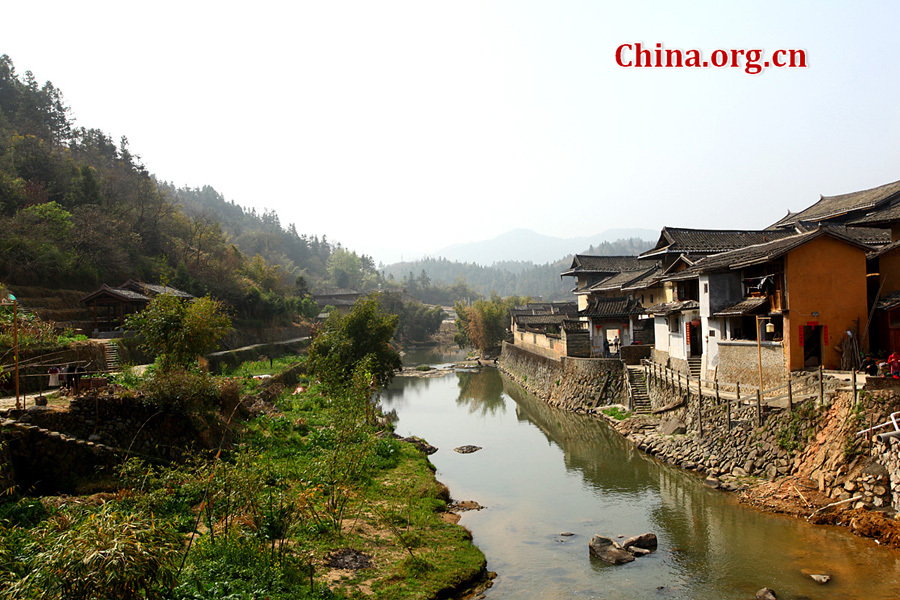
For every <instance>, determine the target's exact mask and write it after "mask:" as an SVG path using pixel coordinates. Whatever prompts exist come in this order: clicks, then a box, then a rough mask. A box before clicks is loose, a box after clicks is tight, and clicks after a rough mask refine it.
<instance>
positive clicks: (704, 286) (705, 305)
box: [700, 275, 712, 335]
mask: <svg viewBox="0 0 900 600" xmlns="http://www.w3.org/2000/svg"><path fill="white" fill-rule="evenodd" d="M710 316H712V315H711V314H710V310H709V275H701V276H700V317H701V318H702V319H703V320H704V322H705V321H706V318H707V317H710ZM703 334H704V335H705V334H706V328H705V326H704V331H703Z"/></svg>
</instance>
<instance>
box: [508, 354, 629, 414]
mask: <svg viewBox="0 0 900 600" xmlns="http://www.w3.org/2000/svg"><path fill="white" fill-rule="evenodd" d="M500 367H501V369H502V370H503V371H504V372H505V373H506V374H507V375H509V376H510V377H511V378H512V379H513V380H514V381H516V382H517V383H518V384H519V385H521V386H522V387H523V388H525V389H526V390H528V392H530V393H531V394H533V395H535V396H537V397H538V398H541V399H543V400H545V401H546V402H548V403H550V404H552V405H554V406H560V407H563V408H567V409H569V410H577V411H586V410H590V409H594V408H597V407H599V406H605V405H609V404H627V402H628V398H627V392H626V390H625V365H624V364H623V363H622V361H620V360H617V359H602V358H572V357H561V358H559V359H558V360H556V359H553V358H550V357H547V356H542V355H540V354H536V353H533V352H529V351H526V350H523V349H522V348H519V347H517V346H514V345H512V344H506V343H504V345H503V351H502V353H501V355H500Z"/></svg>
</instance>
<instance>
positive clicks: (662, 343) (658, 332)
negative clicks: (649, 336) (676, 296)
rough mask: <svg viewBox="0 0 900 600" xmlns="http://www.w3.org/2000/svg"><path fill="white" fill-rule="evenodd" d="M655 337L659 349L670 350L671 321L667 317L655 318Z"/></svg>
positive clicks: (662, 350)
mask: <svg viewBox="0 0 900 600" xmlns="http://www.w3.org/2000/svg"><path fill="white" fill-rule="evenodd" d="M653 338H654V345H655V346H656V349H657V350H659V351H660V352H668V351H669V321H668V319H667V318H666V317H654V318H653Z"/></svg>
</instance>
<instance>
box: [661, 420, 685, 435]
mask: <svg viewBox="0 0 900 600" xmlns="http://www.w3.org/2000/svg"><path fill="white" fill-rule="evenodd" d="M659 432H660V433H661V434H663V435H683V434H685V433H687V425H685V424H684V421H682V420H681V419H677V418H669V419H666V420H664V421H663V422H662V423H660V424H659Z"/></svg>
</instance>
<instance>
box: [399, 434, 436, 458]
mask: <svg viewBox="0 0 900 600" xmlns="http://www.w3.org/2000/svg"><path fill="white" fill-rule="evenodd" d="M400 440H401V441H404V442H409V443H410V444H412V445H413V446H415V447H416V448H418V449H419V451H420V452H422V453H423V454H428V455H430V454H434V453H435V452H437V451H438V449H437V448H435V447H434V446H432V445H431V444H429V443H428V442H426V441H425V440H423V439H422V438H420V437H416V436H414V435H411V436H409V437H405V438H400Z"/></svg>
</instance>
